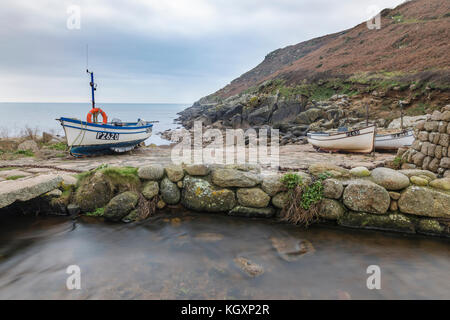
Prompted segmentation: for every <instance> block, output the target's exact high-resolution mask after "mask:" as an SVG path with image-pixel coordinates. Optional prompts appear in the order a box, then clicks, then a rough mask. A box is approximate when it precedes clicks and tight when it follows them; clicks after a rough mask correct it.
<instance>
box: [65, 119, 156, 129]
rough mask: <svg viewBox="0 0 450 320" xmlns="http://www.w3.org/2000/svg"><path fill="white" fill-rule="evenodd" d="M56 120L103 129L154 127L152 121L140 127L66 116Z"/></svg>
mask: <svg viewBox="0 0 450 320" xmlns="http://www.w3.org/2000/svg"><path fill="white" fill-rule="evenodd" d="M56 120H58V121H60V122H61V125H63V126H64V125H65V124H64V123H63V122H64V121H66V122H70V123H76V124H78V125H81V126H91V127H97V128H103V129H119V130H136V129H147V128H151V127H153V124H152V123H149V124H146V125H144V126H139V127H138V126H134V127H133V126H113V125H110V124H97V123H88V122H86V121H83V120H77V119H71V118H65V117H61V118H59V119H56ZM124 123H126V124H134V123H136V124H137V122H124ZM75 128H76V127H75ZM77 129H78V128H77ZM79 129H83V128H79Z"/></svg>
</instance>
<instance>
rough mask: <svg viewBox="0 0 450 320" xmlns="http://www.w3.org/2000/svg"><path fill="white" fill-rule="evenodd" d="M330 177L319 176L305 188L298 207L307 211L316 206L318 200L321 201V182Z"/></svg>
mask: <svg viewBox="0 0 450 320" xmlns="http://www.w3.org/2000/svg"><path fill="white" fill-rule="evenodd" d="M330 176H331V175H329V174H328V173H327V174H321V175H319V177H318V178H317V180H316V181H314V182H313V183H312V184H310V185H309V186H305V188H304V191H303V195H302V201H301V203H300V205H301V206H302V208H303V209H305V210H309V209H310V208H311V207H312V206H314V205H316V204H318V203H319V202H320V200H322V199H323V184H322V182H323V181H324V180H326V179H327V178H329V177H330Z"/></svg>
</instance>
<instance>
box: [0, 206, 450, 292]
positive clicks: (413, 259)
mask: <svg viewBox="0 0 450 320" xmlns="http://www.w3.org/2000/svg"><path fill="white" fill-rule="evenodd" d="M298 243H302V244H307V245H306V248H307V250H304V251H301V252H300V253H296V254H295V255H290V253H289V254H287V255H286V252H289V250H291V249H290V247H292V246H293V244H298ZM449 243H450V242H449V241H448V240H446V239H432V238H425V237H412V236H403V235H396V234H388V233H380V232H371V231H358V230H342V229H334V228H331V227H311V228H309V229H307V230H305V229H303V228H300V227H296V226H291V225H286V224H280V223H276V222H271V221H266V220H257V219H255V220H249V219H246V218H236V217H228V216H222V215H218V214H209V215H208V214H193V213H177V214H172V213H167V214H163V215H157V216H155V217H153V218H151V219H149V220H147V221H145V222H142V223H137V224H108V223H104V222H101V221H98V220H95V219H93V218H78V219H77V220H71V219H69V218H67V217H25V216H21V217H18V216H14V217H9V216H3V217H0V299H406V298H412V299H416V298H424V299H449V298H450V277H449V275H448V270H450V246H449ZM294 247H295V245H294ZM239 257H243V258H246V259H248V260H250V261H251V262H252V263H254V264H257V265H259V266H260V267H262V268H263V271H264V273H263V274H261V275H259V276H256V277H251V276H249V275H248V274H247V273H246V272H244V271H243V270H242V269H240V267H239V265H238V264H236V262H235V260H236V258H239ZM69 265H78V266H79V267H80V269H81V290H67V289H66V279H67V277H68V276H69V275H68V274H66V269H67V267H68V266H69ZM369 265H378V266H380V268H381V290H369V289H368V288H367V286H366V281H367V277H369V275H368V274H367V273H366V269H367V267H368V266H369Z"/></svg>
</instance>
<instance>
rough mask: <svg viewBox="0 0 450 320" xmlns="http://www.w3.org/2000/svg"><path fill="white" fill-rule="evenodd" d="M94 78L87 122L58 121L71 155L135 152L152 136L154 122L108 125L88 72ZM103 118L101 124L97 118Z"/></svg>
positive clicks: (110, 123)
mask: <svg viewBox="0 0 450 320" xmlns="http://www.w3.org/2000/svg"><path fill="white" fill-rule="evenodd" d="M86 71H87V72H88V73H89V74H90V76H91V82H90V86H91V89H92V109H91V110H90V111H89V112H88V114H87V119H86V121H82V120H79V119H73V118H63V117H61V118H60V119H56V120H58V121H59V122H60V123H61V125H62V126H63V128H64V132H65V133H66V139H67V144H68V146H69V147H70V154H72V155H74V156H83V155H91V154H96V153H105V152H111V151H114V152H125V151H129V150H132V149H133V148H135V147H136V146H137V145H139V144H140V143H141V142H144V141H145V140H147V139H148V138H149V137H150V136H151V135H152V128H153V124H152V123H153V122H156V121H152V122H149V121H143V120H140V119H138V121H137V122H122V121H120V120H113V121H112V122H107V119H108V117H107V116H106V113H105V112H104V111H103V110H102V109H100V108H97V107H96V106H95V99H94V91H95V90H96V88H97V85H96V84H95V83H94V73H93V72H89V70H86ZM99 115H101V116H102V120H103V122H102V123H99V122H98V121H97V117H98V116H99Z"/></svg>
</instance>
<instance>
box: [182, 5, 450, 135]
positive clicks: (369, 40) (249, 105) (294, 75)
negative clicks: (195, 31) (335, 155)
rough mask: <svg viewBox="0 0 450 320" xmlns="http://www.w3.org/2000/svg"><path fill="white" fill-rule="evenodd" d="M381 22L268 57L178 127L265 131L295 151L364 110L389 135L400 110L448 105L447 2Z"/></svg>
mask: <svg viewBox="0 0 450 320" xmlns="http://www.w3.org/2000/svg"><path fill="white" fill-rule="evenodd" d="M381 16H382V18H381V29H379V30H369V29H368V27H367V24H366V22H363V23H361V24H359V25H357V26H356V27H354V28H352V29H349V30H345V31H342V32H338V33H334V34H330V35H326V36H323V37H320V38H316V39H312V40H309V41H305V42H302V43H299V44H296V45H292V46H288V47H286V48H283V49H278V50H275V51H273V52H271V53H269V54H268V55H267V56H266V57H265V59H264V61H263V62H262V63H260V64H259V65H258V66H256V67H255V68H253V69H252V70H250V71H248V72H246V73H245V74H243V75H242V76H240V77H239V78H237V79H235V80H233V81H232V82H231V83H230V84H229V85H227V86H225V87H224V88H222V89H220V90H218V91H217V92H215V93H213V94H211V95H209V96H207V97H204V98H201V99H200V100H199V101H197V102H196V103H194V105H193V106H192V107H190V108H188V109H186V110H184V111H183V112H181V113H180V117H179V118H178V120H179V121H180V122H181V123H182V124H183V126H184V127H186V128H191V127H192V124H193V122H194V121H202V122H203V124H204V125H205V126H212V127H215V128H229V127H233V128H248V127H258V126H266V125H268V126H271V127H275V128H280V130H281V132H282V134H284V135H285V138H286V137H288V138H286V139H284V140H285V142H286V143H297V142H299V141H301V140H302V139H303V138H302V137H303V136H304V135H305V134H306V133H307V132H308V131H315V130H329V129H336V128H338V127H340V126H350V127H351V126H355V127H356V126H358V125H360V124H361V123H362V122H365V118H366V110H367V108H368V110H369V118H370V119H371V120H372V122H376V123H377V125H378V126H379V127H386V128H387V127H388V126H390V127H392V126H394V125H393V124H391V123H395V122H393V120H394V119H396V118H398V117H400V112H401V108H400V105H402V106H403V108H404V114H405V115H407V116H420V115H424V114H426V113H430V112H432V111H433V110H437V109H440V108H441V107H443V106H445V105H447V104H449V103H450V69H449V66H450V55H449V51H450V42H449V41H448V39H449V38H450V1H449V0H445V1H442V0H413V1H409V2H405V3H403V4H402V5H400V6H398V7H396V8H395V9H385V10H383V11H382V12H381ZM400 102H401V103H400ZM411 121H412V122H410V123H411V125H412V123H413V120H411Z"/></svg>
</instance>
